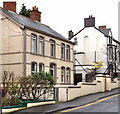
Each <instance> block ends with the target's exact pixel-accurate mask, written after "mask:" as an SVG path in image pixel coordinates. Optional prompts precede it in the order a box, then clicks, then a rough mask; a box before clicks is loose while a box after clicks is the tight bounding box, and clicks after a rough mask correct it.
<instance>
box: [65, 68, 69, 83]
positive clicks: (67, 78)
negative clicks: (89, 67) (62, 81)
mask: <svg viewBox="0 0 120 114" xmlns="http://www.w3.org/2000/svg"><path fill="white" fill-rule="evenodd" d="M66 82H67V83H69V82H70V69H69V68H67V76H66Z"/></svg>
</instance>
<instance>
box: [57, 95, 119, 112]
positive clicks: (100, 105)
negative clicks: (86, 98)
mask: <svg viewBox="0 0 120 114" xmlns="http://www.w3.org/2000/svg"><path fill="white" fill-rule="evenodd" d="M119 102H120V94H116V95H112V96H109V97H106V98H103V99H99V100H97V101H95V102H92V103H89V104H85V105H83V106H79V107H75V108H71V109H66V110H63V111H60V112H59V113H70V112H119V110H120V109H119V108H120V107H119V105H120V104H119Z"/></svg>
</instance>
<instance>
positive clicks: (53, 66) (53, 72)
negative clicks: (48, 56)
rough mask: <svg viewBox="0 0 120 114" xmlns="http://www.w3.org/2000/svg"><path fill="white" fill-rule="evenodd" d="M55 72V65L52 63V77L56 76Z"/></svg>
mask: <svg viewBox="0 0 120 114" xmlns="http://www.w3.org/2000/svg"><path fill="white" fill-rule="evenodd" d="M55 71H56V69H55V64H53V63H51V64H50V72H51V75H52V76H55Z"/></svg>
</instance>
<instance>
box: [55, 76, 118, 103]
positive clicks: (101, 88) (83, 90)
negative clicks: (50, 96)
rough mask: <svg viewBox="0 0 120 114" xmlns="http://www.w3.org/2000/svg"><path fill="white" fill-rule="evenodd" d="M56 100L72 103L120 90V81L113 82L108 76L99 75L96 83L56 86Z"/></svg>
mask: <svg viewBox="0 0 120 114" xmlns="http://www.w3.org/2000/svg"><path fill="white" fill-rule="evenodd" d="M55 88H56V92H57V93H56V98H57V100H58V101H60V102H65V101H70V100H72V99H75V98H77V97H80V96H84V95H88V94H93V93H98V92H105V91H111V90H112V89H115V88H120V79H117V78H116V79H114V81H111V77H110V76H108V75H106V76H104V75H102V74H101V75H97V76H96V81H95V82H80V83H78V84H77V85H76V86H73V85H56V86H55Z"/></svg>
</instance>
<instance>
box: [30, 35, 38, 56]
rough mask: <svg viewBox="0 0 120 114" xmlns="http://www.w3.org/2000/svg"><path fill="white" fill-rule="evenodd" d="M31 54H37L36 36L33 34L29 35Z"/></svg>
mask: <svg viewBox="0 0 120 114" xmlns="http://www.w3.org/2000/svg"><path fill="white" fill-rule="evenodd" d="M31 52H32V53H34V54H36V53H37V36H36V35H35V34H31Z"/></svg>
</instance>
